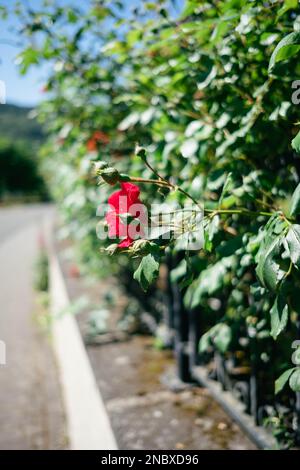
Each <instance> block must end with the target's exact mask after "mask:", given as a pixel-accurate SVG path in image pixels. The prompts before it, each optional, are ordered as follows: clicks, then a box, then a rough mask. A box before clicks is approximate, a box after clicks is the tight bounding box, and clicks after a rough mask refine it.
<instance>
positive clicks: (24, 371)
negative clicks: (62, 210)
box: [0, 205, 67, 449]
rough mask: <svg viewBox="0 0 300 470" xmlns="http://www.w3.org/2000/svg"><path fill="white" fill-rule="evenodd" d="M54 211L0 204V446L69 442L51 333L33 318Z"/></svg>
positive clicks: (54, 446) (36, 446)
mask: <svg viewBox="0 0 300 470" xmlns="http://www.w3.org/2000/svg"><path fill="white" fill-rule="evenodd" d="M53 216H54V209H53V207H51V206H49V205H26V206H18V207H12V208H1V209H0V341H1V342H2V343H1V344H2V346H3V342H4V344H5V347H6V364H5V365H0V449H58V448H66V447H67V438H66V435H65V421H64V411H63V405H62V400H61V395H60V385H59V380H58V373H57V368H56V364H55V358H54V355H53V352H52V348H51V339H50V338H49V337H48V336H47V335H46V334H45V332H43V331H41V328H40V326H39V325H38V322H37V321H36V318H37V315H38V312H39V309H40V307H39V306H38V303H37V294H36V293H35V292H34V289H33V282H32V281H33V275H34V262H35V260H36V257H37V255H38V252H39V240H40V239H41V234H42V233H43V232H44V231H45V230H47V226H48V222H49V221H51V220H52V218H53ZM2 359H3V358H2ZM0 362H1V357H0Z"/></svg>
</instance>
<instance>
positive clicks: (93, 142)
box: [86, 138, 97, 152]
mask: <svg viewBox="0 0 300 470" xmlns="http://www.w3.org/2000/svg"><path fill="white" fill-rule="evenodd" d="M86 148H87V149H88V151H89V152H95V151H96V150H97V142H96V140H95V139H93V138H92V139H89V140H88V141H87V143H86Z"/></svg>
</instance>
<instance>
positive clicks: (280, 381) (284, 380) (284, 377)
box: [275, 367, 296, 395]
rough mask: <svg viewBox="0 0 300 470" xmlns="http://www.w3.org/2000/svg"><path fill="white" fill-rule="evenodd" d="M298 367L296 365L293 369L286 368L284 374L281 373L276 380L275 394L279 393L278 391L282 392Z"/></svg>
mask: <svg viewBox="0 0 300 470" xmlns="http://www.w3.org/2000/svg"><path fill="white" fill-rule="evenodd" d="M295 369H296V367H292V368H291V369H288V370H286V371H285V372H283V374H281V376H280V377H279V378H278V379H277V380H276V382H275V394H276V395H277V393H279V392H281V390H282V389H283V387H284V386H285V384H286V383H287V381H288V380H289V378H290V376H291V374H292V372H294V370H295Z"/></svg>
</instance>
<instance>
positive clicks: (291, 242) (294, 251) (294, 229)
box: [286, 224, 300, 267]
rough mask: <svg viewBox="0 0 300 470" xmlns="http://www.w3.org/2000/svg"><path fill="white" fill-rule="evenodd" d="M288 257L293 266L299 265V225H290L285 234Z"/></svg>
mask: <svg viewBox="0 0 300 470" xmlns="http://www.w3.org/2000/svg"><path fill="white" fill-rule="evenodd" d="M286 241H287V244H288V248H289V252H290V258H291V261H292V263H293V264H294V265H295V266H298V267H299V266H300V225H296V224H294V225H291V226H290V228H289V231H288V233H287V235H286Z"/></svg>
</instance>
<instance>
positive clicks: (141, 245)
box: [132, 239, 150, 253]
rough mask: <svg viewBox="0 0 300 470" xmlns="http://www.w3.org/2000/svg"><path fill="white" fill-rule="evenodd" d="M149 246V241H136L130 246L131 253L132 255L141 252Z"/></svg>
mask: <svg viewBox="0 0 300 470" xmlns="http://www.w3.org/2000/svg"><path fill="white" fill-rule="evenodd" d="M149 244H150V242H149V240H143V239H139V240H136V241H135V242H134V243H133V245H132V251H133V252H134V253H136V252H138V251H142V250H144V249H145V248H147V247H148V245H149Z"/></svg>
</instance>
